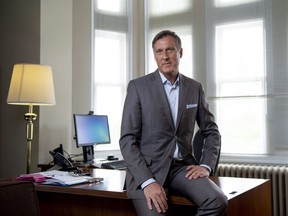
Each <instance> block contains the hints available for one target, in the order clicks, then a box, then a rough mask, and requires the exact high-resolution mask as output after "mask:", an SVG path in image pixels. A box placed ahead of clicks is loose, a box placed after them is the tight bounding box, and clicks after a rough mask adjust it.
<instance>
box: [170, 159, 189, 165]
mask: <svg viewBox="0 0 288 216" xmlns="http://www.w3.org/2000/svg"><path fill="white" fill-rule="evenodd" d="M171 164H172V165H187V164H186V162H185V161H184V160H178V159H173V160H172V163H171Z"/></svg>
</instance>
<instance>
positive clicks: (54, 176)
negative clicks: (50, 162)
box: [40, 170, 93, 186]
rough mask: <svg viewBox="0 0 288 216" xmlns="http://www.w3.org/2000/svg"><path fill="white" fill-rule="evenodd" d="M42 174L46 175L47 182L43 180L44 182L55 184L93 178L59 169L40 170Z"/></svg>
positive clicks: (66, 183) (69, 183)
mask: <svg viewBox="0 0 288 216" xmlns="http://www.w3.org/2000/svg"><path fill="white" fill-rule="evenodd" d="M40 174H41V175H43V176H45V177H46V180H45V182H42V184H53V185H62V186H68V185H74V184H80V183H85V182H90V180H91V179H93V178H92V177H89V176H75V175H74V174H73V173H69V172H66V171H59V170H51V171H46V172H40Z"/></svg>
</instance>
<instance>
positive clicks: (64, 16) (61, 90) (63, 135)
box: [38, 0, 91, 163]
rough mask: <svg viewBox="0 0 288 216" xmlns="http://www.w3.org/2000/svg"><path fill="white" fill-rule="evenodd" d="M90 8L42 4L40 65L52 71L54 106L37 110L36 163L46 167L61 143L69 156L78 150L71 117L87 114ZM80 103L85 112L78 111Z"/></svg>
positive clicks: (69, 0)
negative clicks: (37, 153)
mask: <svg viewBox="0 0 288 216" xmlns="http://www.w3.org/2000/svg"><path fill="white" fill-rule="evenodd" d="M90 4H91V1H90V0H81V1H77V0H61V1H59V0H41V51H40V53H41V55H40V62H41V64H45V65H50V66H51V67H52V70H53V77H54V88H55V96H56V105H55V106H49V107H40V115H39V127H40V128H39V130H40V134H39V161H38V163H49V162H50V161H51V160H52V157H51V156H50V154H49V150H52V149H54V148H56V147H58V146H59V144H60V143H61V144H63V147H64V150H65V151H67V152H68V153H77V152H78V153H79V152H80V150H81V149H76V148H75V143H74V140H73V136H74V129H73V118H72V115H73V113H77V112H80V113H82V112H88V110H90V97H91V90H90V89H91V88H90V86H91V83H90V80H91V78H90V77H91V75H90V73H91V72H90V71H91V60H90V50H91V49H90V47H91V30H90V29H91V28H90V23H91V22H90V21H91V18H90V17H91V16H90V14H91V13H90V11H91V9H90V8H91V7H90ZM83 20H84V21H83ZM73 79H74V81H73ZM80 103H81V104H82V107H87V110H81V108H80V107H79V104H80ZM72 107H73V109H72Z"/></svg>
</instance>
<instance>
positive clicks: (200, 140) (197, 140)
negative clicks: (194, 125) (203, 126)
mask: <svg viewBox="0 0 288 216" xmlns="http://www.w3.org/2000/svg"><path fill="white" fill-rule="evenodd" d="M204 143H205V139H204V137H203V136H202V134H201V130H200V129H199V130H198V131H197V132H196V133H195V135H194V139H193V151H194V156H195V159H196V160H197V162H199V161H200V160H201V157H202V149H203V146H204ZM219 151H220V152H221V145H220V150H219ZM219 159H220V154H219V155H218V158H217V161H216V165H215V170H213V172H211V174H210V175H211V176H215V175H216V173H217V168H218V163H219Z"/></svg>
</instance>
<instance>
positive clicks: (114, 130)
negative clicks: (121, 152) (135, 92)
mask: <svg viewBox="0 0 288 216" xmlns="http://www.w3.org/2000/svg"><path fill="white" fill-rule="evenodd" d="M127 2H128V1H126V0H112V1H111V0H95V16H94V17H95V20H94V25H95V32H94V35H95V41H94V72H93V80H94V83H93V99H92V101H93V108H94V112H95V114H105V115H108V120H109V127H110V136H111V144H112V145H99V146H96V147H95V148H97V149H99V150H100V149H101V150H105V149H107V150H109V149H110V150H111V149H119V145H118V140H119V136H120V126H121V117H122V109H123V108H122V106H123V101H124V99H125V95H126V84H127V80H128V78H129V71H130V70H129V59H128V56H129V52H128V50H129V42H128V41H129V32H128V25H129V22H128V14H127V12H126V7H127Z"/></svg>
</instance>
